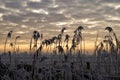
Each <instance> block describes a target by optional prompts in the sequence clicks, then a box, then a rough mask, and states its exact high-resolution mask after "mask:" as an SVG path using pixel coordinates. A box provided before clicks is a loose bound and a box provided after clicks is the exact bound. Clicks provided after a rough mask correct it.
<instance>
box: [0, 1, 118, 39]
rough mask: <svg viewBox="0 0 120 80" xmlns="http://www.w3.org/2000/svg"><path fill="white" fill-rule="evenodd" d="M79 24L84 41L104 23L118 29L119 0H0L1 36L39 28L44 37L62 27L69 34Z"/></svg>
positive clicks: (103, 26) (27, 37)
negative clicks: (83, 27) (11, 31)
mask: <svg viewBox="0 0 120 80" xmlns="http://www.w3.org/2000/svg"><path fill="white" fill-rule="evenodd" d="M79 25H82V26H85V32H84V34H85V36H86V37H87V39H88V40H93V39H94V38H95V36H96V33H97V30H98V29H99V30H101V31H102V30H103V29H104V28H105V27H106V26H113V28H114V29H115V30H116V31H117V32H119V31H118V29H119V26H120V0H0V28H1V29H0V38H1V39H3V38H5V36H6V34H7V32H8V31H9V30H13V31H14V35H22V37H23V39H29V38H30V37H31V34H32V32H33V30H39V31H40V33H43V34H45V37H46V38H47V37H48V35H49V36H54V34H55V33H56V34H58V33H59V31H60V29H61V28H62V27H67V28H68V31H67V32H68V33H71V32H73V31H74V30H75V29H76V28H77V27H78V26H79ZM28 35H29V36H28ZM101 35H102V34H101Z"/></svg>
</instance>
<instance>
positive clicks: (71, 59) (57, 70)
mask: <svg viewBox="0 0 120 80" xmlns="http://www.w3.org/2000/svg"><path fill="white" fill-rule="evenodd" d="M0 80H120V56H118V57H117V58H116V57H112V58H111V57H110V56H109V55H108V56H101V57H95V56H92V55H77V54H76V55H70V54H69V55H55V54H52V55H38V57H37V58H36V57H35V56H34V54H27V53H22V54H11V55H10V54H1V61H0Z"/></svg>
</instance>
